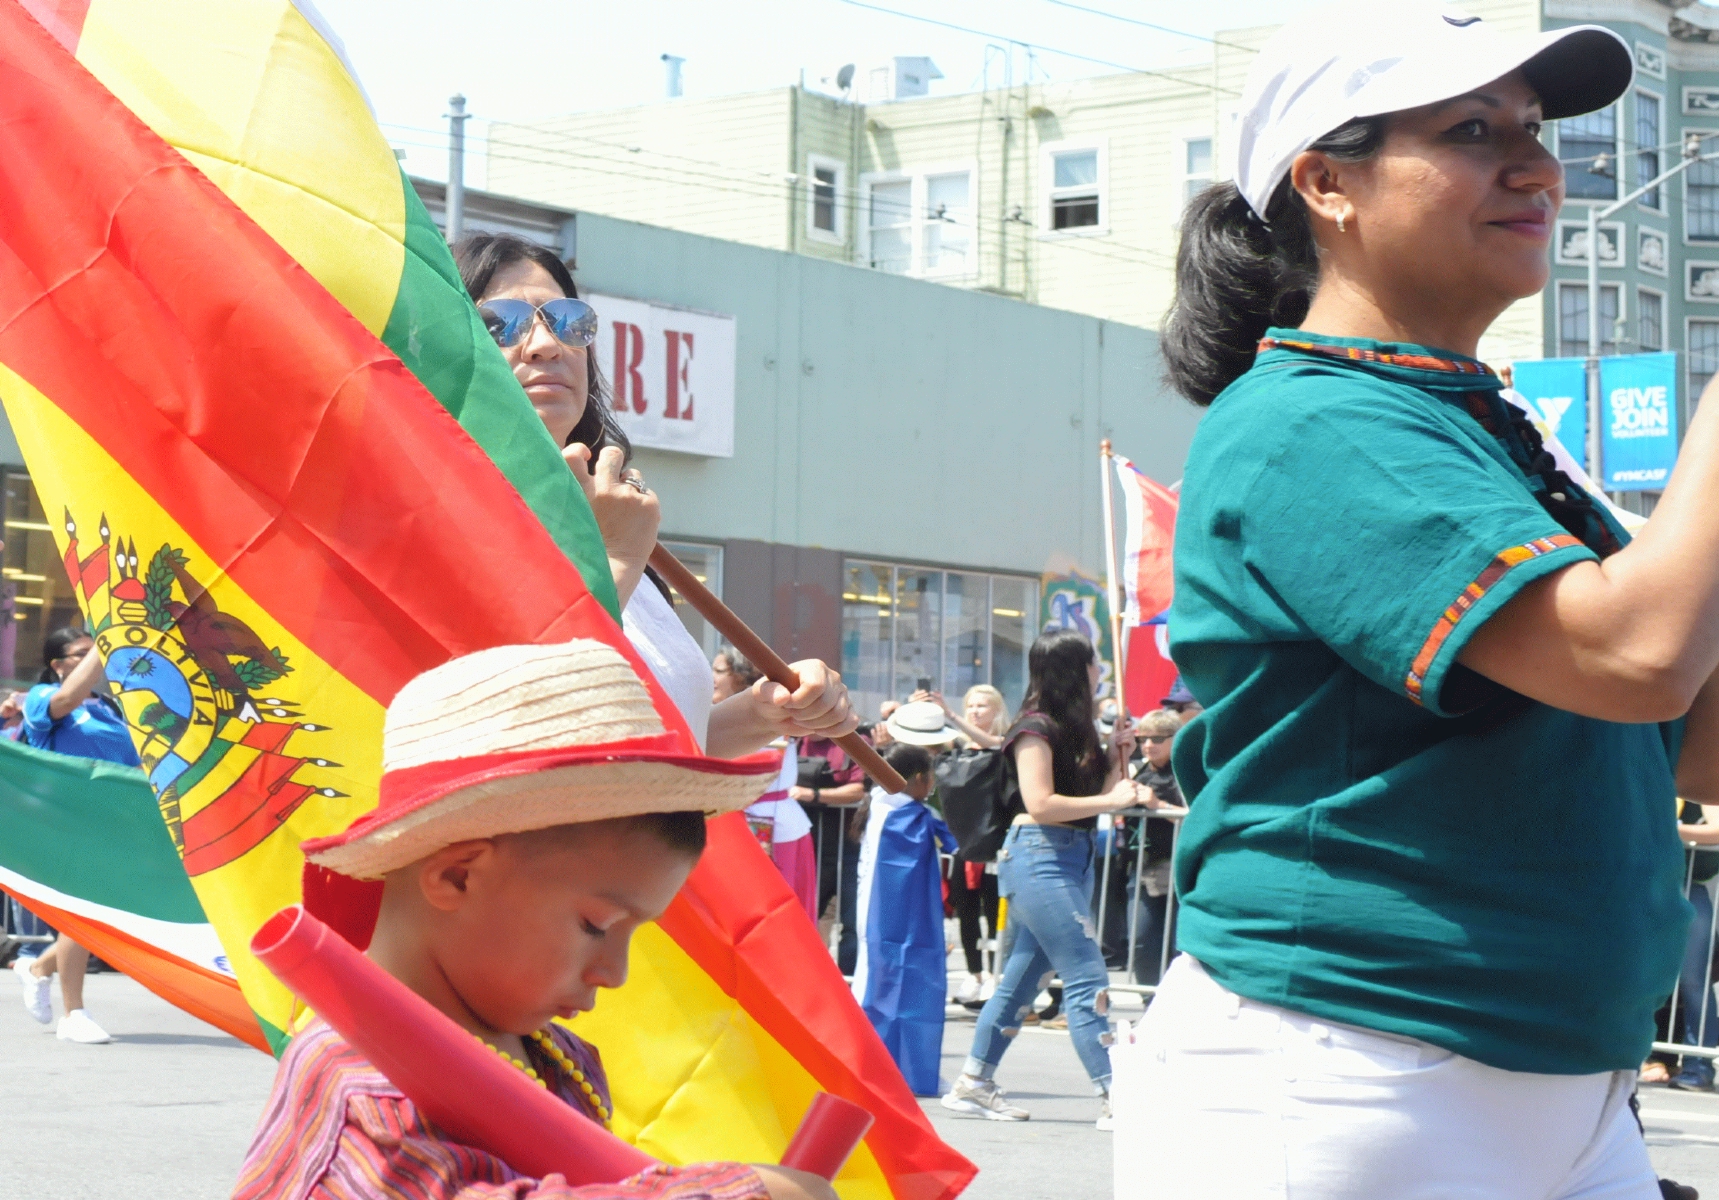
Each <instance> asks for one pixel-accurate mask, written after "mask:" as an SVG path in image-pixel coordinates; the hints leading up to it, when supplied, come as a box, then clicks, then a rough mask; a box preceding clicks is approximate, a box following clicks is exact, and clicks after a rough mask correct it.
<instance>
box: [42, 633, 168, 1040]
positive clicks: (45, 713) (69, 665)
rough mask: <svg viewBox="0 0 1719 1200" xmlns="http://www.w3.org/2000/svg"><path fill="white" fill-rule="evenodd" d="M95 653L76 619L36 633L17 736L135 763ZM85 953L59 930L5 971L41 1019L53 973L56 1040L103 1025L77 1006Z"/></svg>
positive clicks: (47, 1013) (85, 1036)
mask: <svg viewBox="0 0 1719 1200" xmlns="http://www.w3.org/2000/svg"><path fill="white" fill-rule="evenodd" d="M102 682H103V681H102V661H101V656H100V655H98V654H97V653H96V652H95V641H94V640H93V639H92V638H91V637H90V635H89V634H87V633H85V632H84V631H83V630H81V629H79V628H77V627H76V626H68V627H66V628H64V629H56V630H54V631H53V632H52V633H50V634H48V636H47V637H46V638H44V639H42V675H41V678H40V679H39V680H38V681H37V683H36V686H35V687H33V688H31V689H30V690H29V692H28V693H26V694H25V697H24V741H25V742H26V743H27V744H28V745H31V746H34V747H36V748H37V749H38V750H49V751H52V752H53V753H55V754H69V755H72V756H73V757H76V758H94V759H99V760H100V761H102V762H114V763H119V764H121V765H123V766H128V767H135V766H137V765H138V758H137V750H136V749H135V748H134V747H133V746H132V744H131V734H130V733H129V732H128V731H127V729H126V727H125V715H124V714H123V713H122V712H120V709H119V705H118V703H116V702H115V701H114V699H113V697H111V696H109V695H108V694H107V693H106V692H105V691H103V690H101V687H102ZM89 961H90V953H89V951H88V950H85V949H84V948H83V947H82V946H80V945H78V944H77V943H76V942H74V941H73V940H72V939H71V938H69V937H67V936H66V935H65V934H63V933H62V934H60V936H59V938H58V940H56V941H55V942H54V944H53V945H52V946H51V947H49V948H48V949H47V950H46V951H45V952H44V953H43V954H41V955H40V956H38V957H36V958H26V957H23V956H20V957H18V958H17V959H14V960H13V962H12V970H13V971H14V972H15V973H16V974H17V976H18V979H19V982H20V983H21V984H22V985H23V989H24V997H23V998H24V1007H25V1009H26V1010H28V1011H29V1013H30V1015H31V1016H32V1017H34V1018H36V1020H38V1021H40V1022H41V1023H42V1024H44V1025H46V1024H48V1023H49V1022H51V1021H52V1020H53V1019H54V1003H53V998H52V997H51V996H50V994H49V991H50V988H51V986H52V982H53V977H54V975H55V974H58V975H59V977H60V999H61V1000H62V1001H63V1002H64V1003H65V1008H66V1015H65V1016H64V1017H63V1018H61V1020H60V1023H59V1025H58V1026H57V1027H56V1029H55V1033H56V1034H57V1035H58V1036H59V1038H60V1040H61V1041H67V1042H82V1043H84V1044H86V1045H99V1044H101V1043H103V1042H107V1041H111V1040H112V1039H111V1038H109V1037H108V1035H107V1031H106V1030H104V1029H102V1027H101V1026H100V1025H98V1024H96V1022H95V1019H94V1018H93V1017H91V1016H90V1015H89V1013H88V1012H86V1011H85V1010H84V970H85V968H86V967H87V966H88V965H89Z"/></svg>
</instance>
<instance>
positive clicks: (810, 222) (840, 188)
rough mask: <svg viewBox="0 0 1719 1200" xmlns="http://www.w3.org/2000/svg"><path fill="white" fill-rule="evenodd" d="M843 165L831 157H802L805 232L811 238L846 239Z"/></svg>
mask: <svg viewBox="0 0 1719 1200" xmlns="http://www.w3.org/2000/svg"><path fill="white" fill-rule="evenodd" d="M847 174H848V172H847V167H846V166H844V165H843V164H842V163H840V162H837V161H836V160H835V159H833V158H824V157H823V156H822V155H817V154H812V155H808V156H807V157H806V179H807V181H808V183H807V188H808V190H807V201H808V202H807V206H806V233H807V235H808V236H809V237H810V238H811V239H812V240H813V241H819V242H834V243H837V244H840V243H841V242H843V241H845V240H846V239H847V204H848V202H847V197H846V192H847V183H848V181H847Z"/></svg>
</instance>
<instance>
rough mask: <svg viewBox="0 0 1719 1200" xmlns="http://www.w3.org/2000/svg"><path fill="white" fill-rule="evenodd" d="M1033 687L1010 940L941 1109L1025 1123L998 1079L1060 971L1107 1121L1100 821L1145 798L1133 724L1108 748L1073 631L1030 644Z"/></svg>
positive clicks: (1008, 860)
mask: <svg viewBox="0 0 1719 1200" xmlns="http://www.w3.org/2000/svg"><path fill="white" fill-rule="evenodd" d="M1027 671H1028V684H1027V694H1026V697H1025V699H1023V700H1022V702H1021V715H1020V716H1019V717H1017V718H1016V719H1015V723H1014V725H1013V726H1011V727H1010V729H1009V732H1008V734H1007V735H1006V736H1005V737H1004V739H1003V753H1004V755H1005V756H1006V758H1007V761H1008V762H1009V763H1010V764H1011V766H1012V768H1013V771H1014V775H1015V778H1016V780H1017V781H1018V786H1019V790H1020V798H1021V802H1022V805H1023V807H1024V811H1023V812H1021V813H1020V815H1018V816H1017V817H1016V818H1015V822H1014V824H1013V825H1012V826H1011V828H1010V830H1009V835H1008V838H1007V839H1006V840H1005V841H1004V843H1003V849H1002V851H1001V852H1000V853H999V855H998V880H999V884H1000V886H1001V891H1002V894H1003V896H1004V897H1005V898H1006V899H1007V900H1008V902H1009V927H1010V928H1011V929H1012V930H1013V931H1014V944H1013V946H1012V947H1011V948H1010V952H1009V957H1008V959H1007V960H1006V961H1005V962H1004V964H1003V979H1002V982H1001V983H999V984H998V985H997V991H996V994H995V995H993V996H992V997H991V998H990V999H989V1000H988V1001H986V1002H985V1007H984V1009H983V1010H981V1011H980V1013H979V1021H978V1026H977V1028H976V1029H975V1030H974V1034H973V1048H972V1050H971V1051H970V1052H969V1053H968V1056H967V1061H966V1063H965V1065H964V1066H963V1068H962V1072H961V1077H960V1078H959V1079H957V1080H956V1081H955V1086H954V1087H953V1088H951V1089H950V1091H949V1093H948V1094H947V1095H946V1096H944V1097H943V1106H944V1107H945V1108H948V1109H952V1110H954V1111H955V1112H966V1113H974V1114H976V1115H979V1116H983V1117H986V1118H987V1119H989V1120H993V1121H1024V1120H1026V1119H1027V1118H1028V1116H1029V1115H1030V1114H1028V1112H1027V1111H1026V1110H1025V1109H1023V1108H1020V1107H1018V1106H1016V1105H1013V1104H1010V1103H1009V1102H1008V1099H1007V1098H1006V1097H1005V1095H1004V1093H1003V1090H1002V1089H1001V1088H1000V1087H998V1086H997V1083H996V1081H995V1079H994V1078H993V1076H994V1074H995V1073H996V1070H997V1064H998V1063H1000V1062H1001V1061H1002V1059H1003V1055H1004V1053H1005V1052H1006V1051H1007V1050H1008V1047H1009V1043H1010V1040H1011V1039H1012V1038H1013V1037H1014V1036H1015V1035H1016V1034H1017V1033H1018V1032H1019V1031H1020V1020H1021V1018H1022V1017H1023V1016H1024V1015H1025V1014H1026V1013H1028V1012H1030V1011H1032V1003H1033V1000H1034V998H1035V997H1036V996H1037V995H1038V993H1039V990H1040V989H1041V988H1042V987H1043V986H1044V985H1045V983H1047V982H1048V981H1049V979H1050V977H1051V975H1052V973H1053V972H1054V973H1055V975H1056V976H1057V977H1059V978H1061V980H1062V982H1063V986H1064V992H1065V1000H1064V1003H1065V1004H1066V1005H1067V1008H1068V1013H1069V1022H1068V1025H1069V1034H1070V1040H1071V1041H1072V1042H1073V1043H1074V1049H1075V1053H1076V1054H1078V1055H1079V1057H1080V1061H1081V1065H1082V1066H1083V1067H1085V1068H1086V1072H1087V1074H1088V1075H1089V1076H1090V1077H1091V1079H1092V1082H1093V1084H1094V1086H1096V1087H1097V1088H1098V1089H1099V1090H1100V1092H1101V1093H1103V1102H1102V1107H1101V1110H1100V1113H1099V1128H1100V1129H1108V1128H1110V1127H1111V1117H1110V1060H1109V1055H1108V1052H1107V1051H1106V1049H1105V1040H1106V1035H1107V1034H1108V1032H1109V1022H1108V1021H1107V1019H1106V1017H1105V1013H1106V1012H1107V1011H1108V1009H1109V996H1108V993H1107V992H1106V991H1105V988H1106V986H1107V984H1108V982H1109V978H1108V975H1107V973H1106V971H1105V967H1104V957H1103V955H1102V954H1101V953H1100V952H1099V948H1098V943H1097V942H1096V941H1095V940H1094V937H1093V928H1092V917H1091V906H1092V878H1093V870H1092V868H1093V829H1094V827H1095V826H1096V824H1097V821H1098V814H1100V813H1109V812H1116V811H1118V810H1120V809H1124V808H1129V807H1132V806H1133V805H1134V804H1136V803H1137V802H1138V799H1139V793H1140V789H1139V786H1138V785H1137V784H1136V783H1135V782H1134V781H1133V780H1132V779H1130V778H1129V777H1128V773H1127V770H1126V767H1127V763H1128V759H1129V758H1130V757H1131V756H1132V754H1133V752H1134V732H1133V726H1132V724H1131V723H1129V722H1119V723H1118V725H1117V727H1116V729H1115V731H1114V732H1113V733H1112V735H1111V739H1110V744H1109V745H1108V746H1106V745H1105V744H1104V743H1102V742H1101V741H1100V740H1099V737H1098V729H1097V726H1096V725H1095V724H1094V721H1093V692H1094V691H1095V690H1096V689H1097V687H1098V679H1099V670H1098V658H1097V655H1095V654H1094V653H1093V649H1092V643H1091V642H1089V641H1087V640H1086V638H1085V637H1083V636H1081V635H1080V634H1079V633H1076V632H1075V631H1073V630H1069V629H1058V630H1053V631H1051V632H1048V633H1046V634H1044V635H1042V636H1041V637H1040V638H1039V639H1038V640H1037V641H1035V642H1034V643H1033V645H1032V649H1031V650H1029V651H1028V652H1027Z"/></svg>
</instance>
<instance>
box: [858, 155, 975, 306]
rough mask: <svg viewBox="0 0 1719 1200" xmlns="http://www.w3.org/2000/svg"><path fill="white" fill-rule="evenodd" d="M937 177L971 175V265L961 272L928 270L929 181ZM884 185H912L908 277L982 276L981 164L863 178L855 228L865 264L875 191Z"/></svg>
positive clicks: (967, 224) (965, 163)
mask: <svg viewBox="0 0 1719 1200" xmlns="http://www.w3.org/2000/svg"><path fill="white" fill-rule="evenodd" d="M933 175H965V176H967V206H968V219H967V220H966V221H965V222H957V223H958V224H962V225H963V227H964V228H965V229H966V230H967V237H968V243H967V245H968V250H967V265H966V266H965V267H962V268H960V269H957V270H949V269H942V270H936V271H932V270H927V269H926V267H925V230H926V227H927V226H929V225H930V224H931V213H930V207H929V205H928V204H927V202H926V192H927V186H926V180H928V179H930V178H931V177H932V176H933ZM880 183H910V184H912V187H911V188H910V189H909V191H908V206H909V208H910V209H911V210H912V213H913V219H912V223H911V224H910V225H909V227H908V229H909V238H910V240H911V249H912V253H911V257H910V258H909V260H908V261H909V263H910V264H911V265H910V266H909V267H908V269H907V270H906V271H904V272H902V274H905V275H907V276H909V277H911V278H913V279H937V280H951V279H976V278H977V277H978V275H979V221H978V215H979V206H978V188H979V164H978V163H976V162H974V161H973V160H972V159H967V160H965V161H962V162H956V163H935V164H932V165H931V166H927V167H915V168H914V169H913V170H912V171H868V172H866V173H865V174H863V175H861V176H860V186H859V196H858V203H857V204H856V206H855V208H856V213H855V220H854V228H855V229H856V230H857V231H858V236H857V238H856V240H857V241H858V243H859V250H858V254H859V261H860V263H861V264H863V265H866V266H870V264H871V192H872V188H873V187H875V186H876V185H878V184H880Z"/></svg>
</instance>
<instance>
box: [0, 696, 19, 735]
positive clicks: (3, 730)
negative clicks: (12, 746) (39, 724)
mask: <svg viewBox="0 0 1719 1200" xmlns="http://www.w3.org/2000/svg"><path fill="white" fill-rule="evenodd" d="M23 736H24V693H23V692H8V693H7V694H6V696H5V698H4V699H0V737H3V738H6V739H7V740H8V741H13V742H16V741H19V740H21V739H22V738H23Z"/></svg>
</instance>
